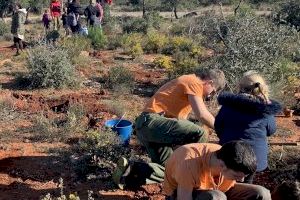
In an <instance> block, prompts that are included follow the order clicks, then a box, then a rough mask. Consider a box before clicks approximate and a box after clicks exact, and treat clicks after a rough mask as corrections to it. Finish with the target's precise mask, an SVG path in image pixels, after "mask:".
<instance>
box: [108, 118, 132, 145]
mask: <svg viewBox="0 0 300 200" xmlns="http://www.w3.org/2000/svg"><path fill="white" fill-rule="evenodd" d="M119 120H120V119H111V120H108V121H106V122H105V126H106V127H108V128H111V129H112V130H113V131H114V132H117V133H118V135H119V137H120V139H121V141H122V143H123V144H125V145H128V144H129V140H130V136H131V133H132V123H131V122H130V121H128V120H124V119H122V120H121V121H120V122H119V123H118V121H119ZM116 123H118V124H117V126H116V127H114V126H115V125H116Z"/></svg>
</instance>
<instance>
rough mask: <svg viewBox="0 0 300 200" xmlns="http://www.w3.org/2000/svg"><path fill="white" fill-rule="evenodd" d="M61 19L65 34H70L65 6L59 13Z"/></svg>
mask: <svg viewBox="0 0 300 200" xmlns="http://www.w3.org/2000/svg"><path fill="white" fill-rule="evenodd" d="M61 20H62V23H63V27H64V29H65V34H66V36H68V35H70V29H69V24H68V15H67V8H66V7H64V9H63V14H62V15H61Z"/></svg>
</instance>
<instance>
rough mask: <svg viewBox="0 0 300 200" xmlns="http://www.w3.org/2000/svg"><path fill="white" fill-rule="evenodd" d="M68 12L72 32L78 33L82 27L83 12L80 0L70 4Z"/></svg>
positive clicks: (74, 0)
mask: <svg viewBox="0 0 300 200" xmlns="http://www.w3.org/2000/svg"><path fill="white" fill-rule="evenodd" d="M67 14H68V25H69V26H70V29H71V31H72V33H78V32H79V30H80V28H81V24H80V15H82V14H83V11H82V8H81V5H80V3H79V0H73V1H72V3H70V4H69V5H68V8H67Z"/></svg>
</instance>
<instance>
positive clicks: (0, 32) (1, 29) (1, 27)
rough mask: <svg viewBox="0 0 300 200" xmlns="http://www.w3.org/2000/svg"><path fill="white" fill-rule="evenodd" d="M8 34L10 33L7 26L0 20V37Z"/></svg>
mask: <svg viewBox="0 0 300 200" xmlns="http://www.w3.org/2000/svg"><path fill="white" fill-rule="evenodd" d="M8 33H10V29H9V26H8V24H6V23H5V22H4V21H1V20H0V36H4V35H6V34H8Z"/></svg>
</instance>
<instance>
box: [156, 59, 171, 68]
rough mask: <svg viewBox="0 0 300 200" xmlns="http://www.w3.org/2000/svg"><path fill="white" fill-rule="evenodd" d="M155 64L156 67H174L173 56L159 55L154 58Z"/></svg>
mask: <svg viewBox="0 0 300 200" xmlns="http://www.w3.org/2000/svg"><path fill="white" fill-rule="evenodd" d="M153 64H154V66H155V67H156V68H162V69H172V68H173V62H172V58H171V57H169V56H159V57H157V58H155V59H154V61H153Z"/></svg>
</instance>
